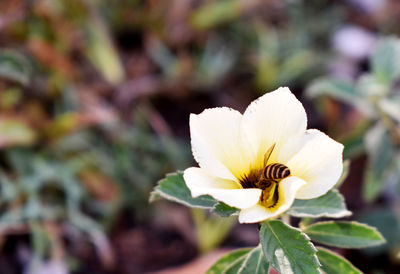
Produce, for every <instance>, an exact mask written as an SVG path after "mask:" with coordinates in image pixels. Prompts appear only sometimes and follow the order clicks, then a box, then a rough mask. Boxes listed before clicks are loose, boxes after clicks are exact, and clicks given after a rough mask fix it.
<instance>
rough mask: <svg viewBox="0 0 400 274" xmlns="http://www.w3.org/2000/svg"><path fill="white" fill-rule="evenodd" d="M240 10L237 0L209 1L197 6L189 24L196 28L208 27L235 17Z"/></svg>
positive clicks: (240, 4) (240, 6) (239, 2)
mask: <svg viewBox="0 0 400 274" xmlns="http://www.w3.org/2000/svg"><path fill="white" fill-rule="evenodd" d="M241 11H242V3H241V1H238V0H222V1H215V2H210V3H209V4H206V5H204V6H202V7H200V8H198V9H197V10H196V11H195V12H194V13H193V14H192V16H191V17H190V22H191V24H192V25H193V26H194V27H195V28H198V29H209V28H212V27H215V26H217V25H220V24H223V23H226V22H229V21H232V20H234V19H235V18H237V17H238V16H239V15H240V13H241Z"/></svg>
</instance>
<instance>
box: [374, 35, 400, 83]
mask: <svg viewBox="0 0 400 274" xmlns="http://www.w3.org/2000/svg"><path fill="white" fill-rule="evenodd" d="M371 67H372V71H373V73H374V75H375V77H376V78H377V79H378V80H380V81H381V82H382V83H385V84H391V83H392V82H393V81H394V80H396V79H397V78H398V77H399V76H400V41H399V39H397V38H395V37H390V38H386V39H382V40H381V41H380V42H379V43H378V45H377V47H376V49H375V50H374V52H373V53H372V57H371Z"/></svg>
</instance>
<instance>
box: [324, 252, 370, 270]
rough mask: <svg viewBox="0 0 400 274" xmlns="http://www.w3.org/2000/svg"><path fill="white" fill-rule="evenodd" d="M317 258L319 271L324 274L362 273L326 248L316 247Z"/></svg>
mask: <svg viewBox="0 0 400 274" xmlns="http://www.w3.org/2000/svg"><path fill="white" fill-rule="evenodd" d="M317 249H318V251H317V256H318V259H319V261H320V263H321V269H322V270H323V271H324V272H325V273H326V274H342V273H346V274H359V273H362V272H361V271H360V270H358V269H357V268H356V267H355V266H354V265H352V264H351V263H350V262H349V261H348V260H346V259H345V258H343V257H342V256H340V255H339V254H336V253H334V252H332V251H330V250H328V249H326V248H323V247H317Z"/></svg>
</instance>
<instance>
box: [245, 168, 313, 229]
mask: <svg viewBox="0 0 400 274" xmlns="http://www.w3.org/2000/svg"><path fill="white" fill-rule="evenodd" d="M305 184H306V182H304V181H303V180H301V179H300V178H297V177H294V176H291V177H288V178H285V179H283V180H282V181H280V182H279V188H278V191H279V199H278V202H277V204H276V205H275V206H274V207H271V208H267V207H265V206H263V205H262V204H261V203H258V204H256V205H254V206H253V207H250V208H247V209H243V210H242V211H240V214H239V222H240V223H257V222H261V221H263V220H266V219H269V218H273V217H277V216H278V215H280V214H282V213H283V212H285V211H286V210H288V209H289V208H290V207H291V206H292V204H293V202H294V199H295V196H296V192H297V191H298V190H299V189H300V188H301V187H302V186H303V185H305Z"/></svg>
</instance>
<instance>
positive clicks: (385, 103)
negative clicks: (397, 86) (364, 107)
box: [379, 91, 400, 123]
mask: <svg viewBox="0 0 400 274" xmlns="http://www.w3.org/2000/svg"><path fill="white" fill-rule="evenodd" d="M396 92H397V93H398V92H399V91H396ZM379 107H380V109H381V110H382V111H383V112H385V113H386V114H387V115H389V116H390V117H391V118H392V119H394V120H396V122H398V123H400V95H399V94H395V95H393V96H391V97H389V98H384V99H382V100H381V101H379Z"/></svg>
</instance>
